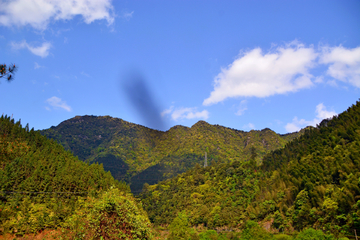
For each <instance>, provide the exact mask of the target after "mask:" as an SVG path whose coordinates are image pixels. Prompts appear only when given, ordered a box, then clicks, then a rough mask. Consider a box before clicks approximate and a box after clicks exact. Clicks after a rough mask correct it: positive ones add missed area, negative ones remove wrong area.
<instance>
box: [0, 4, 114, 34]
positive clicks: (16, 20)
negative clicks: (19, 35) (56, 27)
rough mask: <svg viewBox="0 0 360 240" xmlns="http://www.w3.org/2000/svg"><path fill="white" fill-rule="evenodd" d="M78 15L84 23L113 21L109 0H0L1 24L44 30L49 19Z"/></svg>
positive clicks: (109, 23) (109, 22)
mask: <svg viewBox="0 0 360 240" xmlns="http://www.w3.org/2000/svg"><path fill="white" fill-rule="evenodd" d="M77 15H80V16H82V17H83V20H84V22H85V23H87V24H90V23H92V22H93V21H95V20H102V19H105V20H106V21H107V22H108V25H111V24H112V23H113V22H114V14H113V6H112V4H111V0H97V1H92V0H13V1H0V25H4V26H7V27H11V26H13V25H15V26H19V27H21V26H26V25H30V26H32V27H33V28H35V29H38V30H45V29H46V28H47V26H48V24H49V22H50V21H51V20H53V21H58V20H70V19H72V18H73V17H75V16H77Z"/></svg>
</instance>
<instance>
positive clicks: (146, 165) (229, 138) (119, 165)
mask: <svg viewBox="0 0 360 240" xmlns="http://www.w3.org/2000/svg"><path fill="white" fill-rule="evenodd" d="M41 133H42V134H43V135H46V136H48V137H49V138H53V139H55V140H57V141H58V142H59V143H61V144H62V145H63V146H64V147H65V149H68V150H71V151H72V152H73V153H74V154H75V155H77V156H79V158H80V159H81V160H86V161H90V162H100V163H103V165H104V169H105V170H109V171H110V172H111V174H112V175H113V176H114V177H115V178H116V179H119V180H125V181H127V182H128V183H131V188H132V190H133V191H134V192H136V193H138V192H140V191H141V189H142V187H143V184H144V183H146V182H147V183H149V184H154V183H157V182H158V181H160V180H165V179H167V178H171V177H173V176H176V175H177V174H179V173H182V172H185V171H186V170H188V169H190V168H192V167H193V166H195V164H196V163H199V164H203V162H204V154H205V152H207V155H208V162H209V163H211V162H212V161H215V162H233V161H244V160H247V159H248V158H249V156H251V155H252V153H253V155H254V154H255V155H254V156H256V157H255V158H254V159H253V160H254V161H255V162H257V163H258V164H259V163H260V162H261V157H262V156H264V154H266V153H267V152H269V151H271V150H274V149H278V148H281V147H283V146H284V145H285V144H286V143H287V142H288V141H289V140H291V139H293V138H295V137H297V136H299V135H301V133H294V134H287V135H278V134H276V133H275V132H273V131H271V130H270V129H263V130H261V131H254V130H252V131H250V132H244V131H238V130H235V129H230V128H226V127H222V126H219V125H210V124H208V123H206V122H204V121H199V122H198V123H196V124H195V125H194V126H192V127H191V128H188V127H183V126H175V127H173V128H171V129H170V130H169V131H166V132H162V131H157V130H152V129H149V128H146V127H143V126H140V125H136V124H132V123H129V122H126V121H123V120H121V119H117V118H111V117H108V116H106V117H95V116H82V117H80V116H77V117H75V118H72V119H69V120H67V121H64V122H62V123H61V124H59V125H58V126H57V127H52V128H50V129H47V130H43V131H41ZM251 149H254V150H255V151H253V152H252V151H251Z"/></svg>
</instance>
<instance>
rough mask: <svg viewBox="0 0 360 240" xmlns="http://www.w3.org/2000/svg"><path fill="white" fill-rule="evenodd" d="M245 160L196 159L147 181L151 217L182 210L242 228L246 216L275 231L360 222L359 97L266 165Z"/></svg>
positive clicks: (194, 220)
mask: <svg viewBox="0 0 360 240" xmlns="http://www.w3.org/2000/svg"><path fill="white" fill-rule="evenodd" d="M253 158H254V157H253ZM248 160H249V161H247V162H241V161H233V162H228V163H220V162H219V163H216V164H213V165H211V166H208V167H206V168H204V167H201V166H199V165H198V166H196V167H195V168H193V169H191V170H189V171H187V172H185V173H183V174H180V175H178V176H177V177H175V178H172V179H168V180H166V181H162V182H160V183H158V184H156V185H151V186H146V192H144V193H143V194H142V195H141V198H142V201H143V203H144V206H145V209H146V210H147V211H148V214H149V217H150V219H151V220H152V221H153V222H154V223H156V224H163V223H171V222H172V220H173V219H174V217H175V216H176V215H177V213H179V212H181V211H185V212H186V214H187V216H188V217H189V221H190V223H191V224H192V225H198V224H204V225H206V226H208V227H210V228H216V227H243V226H244V224H245V222H246V221H247V220H255V221H258V222H262V223H263V224H264V226H268V227H271V228H272V229H273V230H274V231H293V230H294V229H295V230H302V229H304V228H307V227H313V228H317V229H322V230H325V231H331V232H333V233H335V234H341V232H343V233H344V232H350V231H352V229H359V228H360V217H359V216H360V103H359V102H357V103H356V105H353V106H352V107H350V108H349V109H348V110H347V111H345V112H344V113H342V114H340V115H339V116H336V117H334V118H333V119H332V120H324V121H323V122H322V123H321V124H320V125H319V126H318V127H317V128H307V129H306V131H305V133H304V135H302V136H300V137H299V138H296V139H295V140H293V141H291V142H289V143H287V144H286V146H285V147H284V148H282V149H278V150H275V151H272V152H270V153H268V154H266V155H265V156H264V157H263V161H262V163H261V162H258V164H255V161H254V159H252V158H251V157H250V158H249V159H248Z"/></svg>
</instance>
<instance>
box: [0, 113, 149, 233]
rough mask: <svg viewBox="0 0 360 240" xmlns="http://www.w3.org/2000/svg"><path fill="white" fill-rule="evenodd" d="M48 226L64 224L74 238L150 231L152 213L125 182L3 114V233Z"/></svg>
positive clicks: (0, 132)
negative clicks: (148, 211)
mask: <svg viewBox="0 0 360 240" xmlns="http://www.w3.org/2000/svg"><path fill="white" fill-rule="evenodd" d="M44 229H61V231H60V230H59V231H60V232H59V235H62V236H63V237H66V238H69V239H74V238H77V235H79V234H81V235H82V236H86V238H87V239H89V238H95V239H98V238H100V237H102V238H103V239H109V238H110V239H114V238H118V237H121V236H122V237H124V236H126V237H134V238H135V237H138V238H141V239H149V238H150V237H151V231H150V230H151V229H150V223H149V220H148V218H147V215H146V213H145V212H144V210H143V209H142V207H141V204H140V203H138V202H137V201H136V200H135V199H134V198H133V196H132V194H131V193H130V189H129V187H128V186H127V185H126V184H125V183H124V182H119V181H117V180H115V179H114V178H113V177H112V176H111V174H110V172H105V171H104V169H103V167H102V165H99V164H91V165H89V164H87V163H84V162H82V161H80V160H78V159H77V157H74V156H73V154H72V153H71V152H69V151H66V150H64V148H63V147H62V146H61V145H60V144H58V143H56V142H55V141H54V140H49V139H47V138H46V137H44V136H42V135H41V134H40V133H39V132H37V131H34V130H33V129H31V130H30V129H29V126H28V125H26V127H25V128H23V127H22V126H21V124H20V121H18V122H15V121H14V120H13V119H10V117H7V116H1V118H0V234H6V233H13V234H15V235H17V236H22V235H23V234H27V233H37V232H39V231H41V230H44ZM60 233H61V234H60Z"/></svg>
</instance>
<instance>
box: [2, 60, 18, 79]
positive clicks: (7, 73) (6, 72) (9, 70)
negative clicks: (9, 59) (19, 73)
mask: <svg viewBox="0 0 360 240" xmlns="http://www.w3.org/2000/svg"><path fill="white" fill-rule="evenodd" d="M16 70H17V67H16V66H15V64H11V66H9V67H6V64H0V78H3V77H5V78H6V80H8V81H11V80H12V79H14V73H15V71H16Z"/></svg>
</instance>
